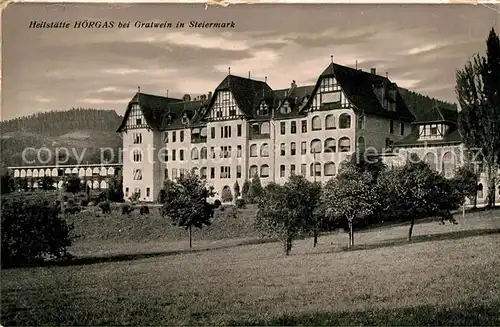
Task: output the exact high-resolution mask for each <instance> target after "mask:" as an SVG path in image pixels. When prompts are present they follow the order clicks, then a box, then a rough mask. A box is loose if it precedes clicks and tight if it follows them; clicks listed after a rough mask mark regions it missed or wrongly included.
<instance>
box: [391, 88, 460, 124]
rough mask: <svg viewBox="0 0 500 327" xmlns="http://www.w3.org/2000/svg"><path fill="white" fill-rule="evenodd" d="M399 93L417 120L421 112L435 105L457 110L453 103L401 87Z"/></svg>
mask: <svg viewBox="0 0 500 327" xmlns="http://www.w3.org/2000/svg"><path fill="white" fill-rule="evenodd" d="M399 93H400V94H401V97H403V100H404V101H405V103H406V105H407V106H408V109H410V111H411V112H412V113H413V115H414V116H415V118H417V120H418V119H419V117H421V116H422V113H423V112H425V111H426V110H429V108H433V107H436V106H438V107H442V108H447V109H450V110H457V105H456V104H455V103H450V102H446V101H441V100H438V99H435V98H431V97H429V96H427V95H423V94H420V93H417V92H414V91H410V90H407V89H404V88H401V87H400V88H399Z"/></svg>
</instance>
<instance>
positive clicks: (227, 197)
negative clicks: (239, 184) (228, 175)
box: [221, 187, 233, 202]
mask: <svg viewBox="0 0 500 327" xmlns="http://www.w3.org/2000/svg"><path fill="white" fill-rule="evenodd" d="M221 200H222V202H232V201H233V194H232V193H231V189H230V188H229V187H227V188H224V189H222V193H221Z"/></svg>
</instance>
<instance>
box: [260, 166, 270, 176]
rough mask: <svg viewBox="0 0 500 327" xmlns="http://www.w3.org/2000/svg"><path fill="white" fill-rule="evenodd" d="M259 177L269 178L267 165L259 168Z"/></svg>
mask: <svg viewBox="0 0 500 327" xmlns="http://www.w3.org/2000/svg"><path fill="white" fill-rule="evenodd" d="M260 177H269V166H268V165H262V166H260Z"/></svg>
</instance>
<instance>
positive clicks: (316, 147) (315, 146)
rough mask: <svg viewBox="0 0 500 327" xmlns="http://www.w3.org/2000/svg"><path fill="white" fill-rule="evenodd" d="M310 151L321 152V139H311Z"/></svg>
mask: <svg viewBox="0 0 500 327" xmlns="http://www.w3.org/2000/svg"><path fill="white" fill-rule="evenodd" d="M311 153H321V140H319V139H314V140H312V141H311Z"/></svg>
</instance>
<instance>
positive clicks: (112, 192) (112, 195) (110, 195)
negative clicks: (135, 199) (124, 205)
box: [106, 173, 124, 202]
mask: <svg viewBox="0 0 500 327" xmlns="http://www.w3.org/2000/svg"><path fill="white" fill-rule="evenodd" d="M106 197H107V199H108V201H111V202H123V197H124V195H123V178H122V175H121V173H120V174H118V175H117V176H113V177H111V178H110V180H109V186H108V189H107V190H106Z"/></svg>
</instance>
